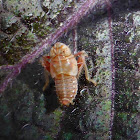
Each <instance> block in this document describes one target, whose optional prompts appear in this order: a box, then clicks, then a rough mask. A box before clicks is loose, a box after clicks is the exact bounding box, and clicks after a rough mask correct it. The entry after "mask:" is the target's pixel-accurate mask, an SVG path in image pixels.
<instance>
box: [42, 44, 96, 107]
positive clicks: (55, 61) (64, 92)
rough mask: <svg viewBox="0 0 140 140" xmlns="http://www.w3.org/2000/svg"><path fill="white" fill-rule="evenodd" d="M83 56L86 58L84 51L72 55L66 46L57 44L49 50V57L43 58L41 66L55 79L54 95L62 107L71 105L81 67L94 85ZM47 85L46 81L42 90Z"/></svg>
mask: <svg viewBox="0 0 140 140" xmlns="http://www.w3.org/2000/svg"><path fill="white" fill-rule="evenodd" d="M76 56H79V58H78V60H76V58H75V57H76ZM85 56H87V54H86V52H85V51H81V52H79V53H77V54H75V55H73V54H72V53H71V50H70V48H69V47H68V46H66V45H65V44H63V43H60V42H58V43H56V44H55V45H54V47H52V48H51V51H50V56H44V57H43V61H42V65H43V66H44V67H45V69H46V70H47V71H48V72H50V74H51V76H52V78H54V79H55V87H56V93H57V95H58V98H59V101H60V103H61V104H62V105H66V106H68V105H69V104H73V100H74V99H75V96H76V94H77V90H78V83H77V78H78V77H79V75H80V73H81V70H82V68H83V67H84V68H85V75H86V79H87V80H89V81H91V82H93V83H94V84H95V85H96V83H95V82H94V81H93V80H92V79H90V77H89V74H88V70H87V66H86V63H85ZM48 60H49V61H48ZM47 85H48V81H46V84H45V86H44V88H43V90H44V89H45V88H46V86H47Z"/></svg>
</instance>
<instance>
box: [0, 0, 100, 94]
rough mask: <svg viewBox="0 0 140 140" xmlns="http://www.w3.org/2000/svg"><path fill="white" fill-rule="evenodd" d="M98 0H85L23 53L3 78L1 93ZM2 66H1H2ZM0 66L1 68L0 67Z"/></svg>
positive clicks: (0, 87) (0, 86)
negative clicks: (28, 51)
mask: <svg viewBox="0 0 140 140" xmlns="http://www.w3.org/2000/svg"><path fill="white" fill-rule="evenodd" d="M97 2H99V1H98V0H86V1H85V2H83V4H82V5H81V7H79V9H77V11H75V12H74V13H73V14H72V16H70V17H69V18H68V19H67V20H66V21H65V22H64V24H63V25H62V26H61V27H60V28H58V29H57V30H56V31H55V32H54V33H52V34H51V35H50V36H49V38H48V39H46V40H43V41H42V43H41V45H40V46H39V47H37V48H36V49H34V50H33V51H32V52H31V53H30V54H27V55H25V56H24V57H23V58H22V59H21V61H20V62H19V63H18V64H16V65H14V71H13V72H11V73H10V74H9V75H8V76H7V77H6V78H5V80H4V82H3V83H2V84H1V85H0V93H2V92H3V91H4V90H5V89H6V87H7V85H8V83H9V82H10V81H12V80H13V78H14V77H16V76H17V75H18V74H19V73H20V71H21V69H22V68H23V67H24V66H25V65H26V64H27V63H29V62H32V61H33V60H34V59H35V58H37V57H39V55H40V54H42V53H43V51H44V50H45V49H46V48H48V47H46V46H50V45H51V44H52V43H54V42H56V40H57V39H58V38H59V37H61V36H62V35H63V34H64V32H67V30H68V29H69V28H72V27H73V26H74V25H76V24H77V23H78V22H79V21H80V19H81V18H82V17H83V16H84V15H86V14H87V12H88V11H89V10H90V9H92V8H93V6H95V5H96V3H97ZM2 67H3V66H2ZM2 67H1V69H2Z"/></svg>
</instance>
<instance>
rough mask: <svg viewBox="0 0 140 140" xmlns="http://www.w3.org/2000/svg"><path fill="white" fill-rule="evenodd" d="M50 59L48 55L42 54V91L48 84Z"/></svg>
mask: <svg viewBox="0 0 140 140" xmlns="http://www.w3.org/2000/svg"><path fill="white" fill-rule="evenodd" d="M49 59H50V56H43V58H42V60H41V64H42V66H43V67H44V68H45V79H46V81H45V85H44V87H43V91H44V90H45V89H46V87H47V86H48V84H49V76H48V74H49V73H50V62H49V61H48V60H49Z"/></svg>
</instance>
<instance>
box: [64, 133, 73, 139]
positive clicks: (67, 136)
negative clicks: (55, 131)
mask: <svg viewBox="0 0 140 140" xmlns="http://www.w3.org/2000/svg"><path fill="white" fill-rule="evenodd" d="M63 137H64V140H72V137H73V134H72V133H65V134H64V135H63Z"/></svg>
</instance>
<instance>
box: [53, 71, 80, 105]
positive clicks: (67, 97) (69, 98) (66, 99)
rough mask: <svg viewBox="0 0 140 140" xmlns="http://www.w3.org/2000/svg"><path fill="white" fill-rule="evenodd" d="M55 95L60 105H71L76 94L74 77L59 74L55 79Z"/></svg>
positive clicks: (75, 79) (76, 87)
mask: <svg viewBox="0 0 140 140" xmlns="http://www.w3.org/2000/svg"><path fill="white" fill-rule="evenodd" d="M55 87H56V93H57V95H58V98H59V101H60V103H61V104H62V105H66V106H68V105H69V104H70V103H73V100H74V99H75V96H76V94H77V89H78V86H77V78H76V77H75V76H71V75H66V74H60V75H58V76H56V77H55Z"/></svg>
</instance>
